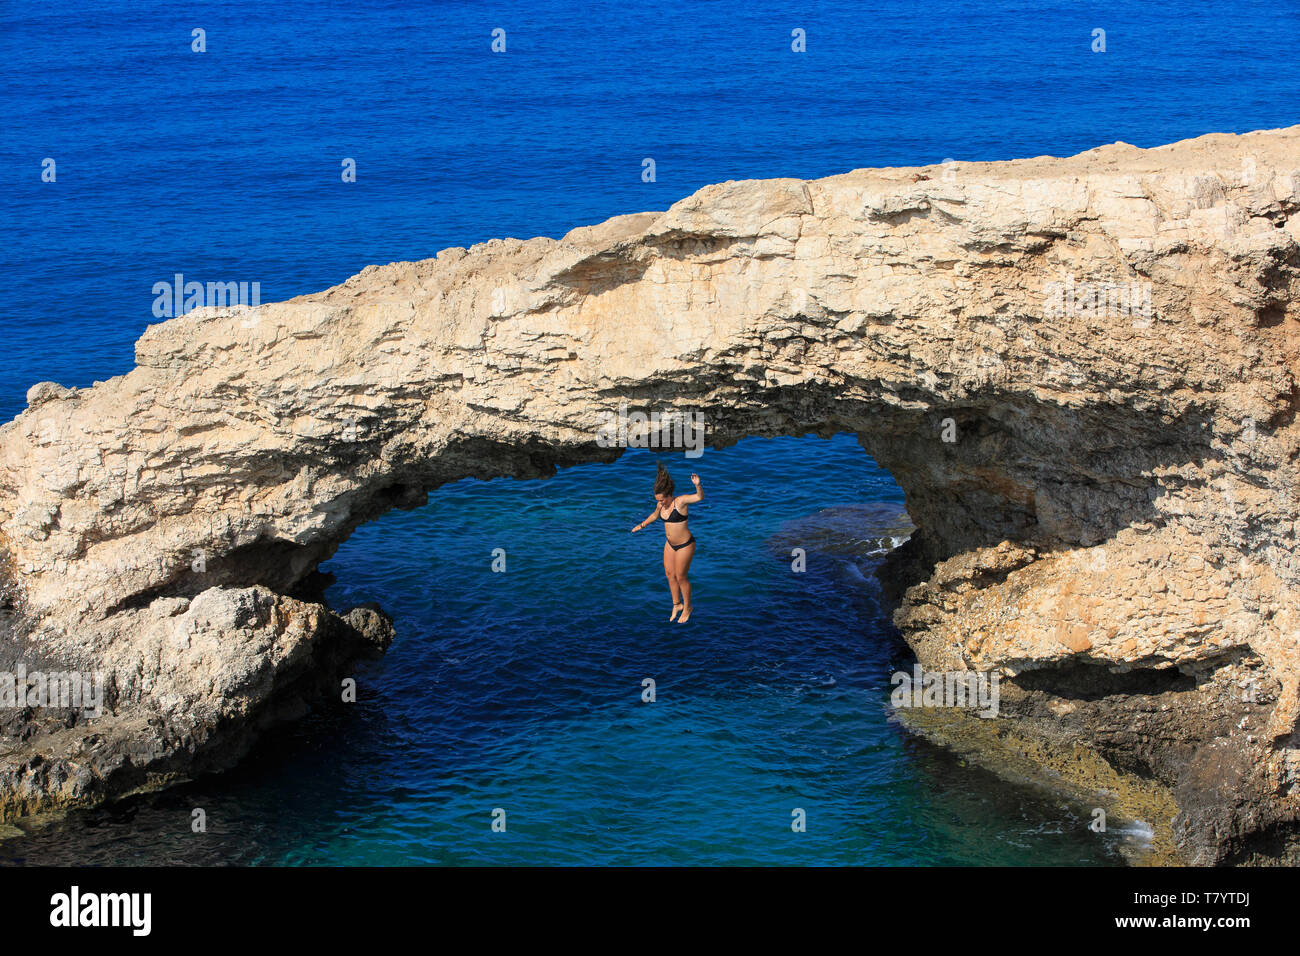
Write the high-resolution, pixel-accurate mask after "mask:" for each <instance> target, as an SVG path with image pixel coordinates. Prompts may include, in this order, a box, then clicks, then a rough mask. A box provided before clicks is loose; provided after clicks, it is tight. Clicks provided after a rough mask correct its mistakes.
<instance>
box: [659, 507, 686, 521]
mask: <svg viewBox="0 0 1300 956" xmlns="http://www.w3.org/2000/svg"><path fill="white" fill-rule="evenodd" d="M661 517H662V516H661ZM685 520H686V515H684V514H681V513H680V512H679V511H678V510H677V506H676V505H673V513H672V514H670V515H669V516H668V517H667V518H664V523H665V524H676V523H677V522H679V521H685Z"/></svg>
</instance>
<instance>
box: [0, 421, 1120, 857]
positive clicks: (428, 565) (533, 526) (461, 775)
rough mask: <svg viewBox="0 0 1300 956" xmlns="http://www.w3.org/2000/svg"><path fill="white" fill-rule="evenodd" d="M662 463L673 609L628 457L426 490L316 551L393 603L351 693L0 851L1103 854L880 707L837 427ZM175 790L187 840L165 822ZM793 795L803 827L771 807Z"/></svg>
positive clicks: (858, 456)
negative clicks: (227, 756) (682, 491)
mask: <svg viewBox="0 0 1300 956" xmlns="http://www.w3.org/2000/svg"><path fill="white" fill-rule="evenodd" d="M665 461H667V462H668V463H669V464H670V466H671V468H672V470H673V472H674V473H675V475H676V477H677V480H678V482H679V485H683V486H684V485H685V484H686V482H687V480H688V476H689V474H690V472H691V471H692V470H695V471H697V472H699V474H700V475H701V477H702V479H703V481H704V484H705V488H706V494H707V498H706V500H705V501H703V502H701V503H700V504H697V505H694V506H692V508H691V515H690V521H691V530H692V532H693V533H694V534H695V536H696V539H697V540H698V542H699V545H698V548H697V554H696V557H695V560H694V564H693V566H692V570H691V577H692V580H693V583H694V587H695V603H696V608H697V610H696V613H695V616H694V617H693V618H692V620H691V621H690V622H689V623H688V624H685V625H678V624H672V623H669V622H668V620H667V617H668V613H669V610H670V606H671V599H670V598H669V595H668V590H667V587H666V584H665V579H664V575H663V566H662V560H663V559H662V554H663V530H662V526H658V525H656V526H653V527H651V528H649V529H647V530H645V531H643V532H640V533H638V534H632V533H630V531H629V529H630V528H631V526H632V525H633V524H635V523H636V522H638V521H640V520H641V519H643V518H644V517H645V516H646V515H647V514H649V512H650V509H651V507H652V501H651V498H650V487H651V485H652V483H653V479H654V462H655V455H654V454H653V453H652V452H649V451H640V450H633V451H629V452H627V453H626V454H625V455H624V456H623V458H621V459H620V460H619V461H617V462H616V463H614V464H610V465H591V466H584V467H580V468H574V469H570V470H566V471H562V472H560V473H559V474H558V475H556V476H555V477H553V478H551V479H547V480H544V481H514V480H509V479H502V480H495V481H490V482H481V481H473V480H470V481H463V482H459V483H457V484H455V485H450V486H446V487H444V488H442V489H439V490H438V491H437V492H435V493H434V494H433V495H432V496H431V501H430V503H429V505H428V506H426V507H425V508H422V509H420V510H418V511H414V512H405V513H393V514H390V515H388V516H387V517H386V518H384V519H382V520H380V521H378V522H375V523H374V524H371V525H368V526H366V527H364V528H363V529H361V531H360V532H359V533H358V534H357V535H356V536H354V537H353V538H352V539H351V540H349V541H348V542H347V543H346V544H345V545H344V546H343V547H342V548H341V549H340V551H339V552H338V554H337V555H336V556H335V558H334V559H333V560H332V561H331V562H330V563H329V564H328V565H327V566H326V569H327V570H329V571H332V572H333V573H334V574H335V575H336V576H337V582H336V584H335V585H334V586H333V587H332V588H331V589H330V592H329V597H330V599H331V601H332V602H333V603H334V604H335V605H336V606H340V607H346V606H350V605H352V604H356V603H361V602H363V601H370V600H377V601H379V602H380V603H381V604H382V605H383V606H384V607H385V608H387V609H388V610H389V611H391V612H392V613H393V614H394V616H395V618H396V621H397V626H398V637H397V640H396V642H395V643H394V645H393V647H392V649H391V650H390V651H389V653H388V655H387V656H386V657H385V658H384V659H383V660H382V661H380V662H378V663H375V664H371V665H366V666H365V667H363V668H362V669H361V670H360V672H359V675H358V677H359V698H360V699H359V701H358V702H357V703H356V704H353V705H342V704H340V705H339V706H338V707H336V708H335V709H334V711H333V712H331V713H328V714H322V715H318V716H316V717H313V718H311V719H309V720H307V721H306V722H304V723H302V724H300V725H297V726H295V727H293V728H291V729H289V730H286V731H283V732H281V733H279V734H277V735H276V736H275V737H274V738H273V739H272V740H270V741H268V742H267V743H266V744H265V745H263V746H261V747H259V748H258V750H257V751H256V753H255V754H254V755H253V756H252V758H251V759H250V760H249V761H248V762H247V764H246V765H245V766H244V767H242V768H240V769H238V770H236V771H234V772H233V773H230V774H228V775H224V776H219V777H212V778H208V779H205V780H203V781H200V782H198V783H196V784H193V785H190V786H186V787H184V788H181V789H179V790H175V791H171V792H166V793H162V794H157V795H153V796H149V797H144V798H139V799H136V800H133V801H129V802H128V803H127V804H125V805H123V806H121V807H116V808H108V809H102V810H97V811H92V812H89V813H81V814H76V815H74V816H73V817H72V818H71V819H70V820H69V821H67V822H65V823H60V824H52V825H50V826H48V827H46V828H43V829H42V828H33V829H32V830H31V834H30V835H29V836H25V837H21V838H17V839H11V840H9V841H6V842H4V843H0V859H3V860H8V861H11V862H12V861H18V860H25V861H29V862H56V861H57V862H64V861H68V862H70V861H73V860H90V861H94V862H103V863H113V862H125V861H137V862H147V863H201V862H218V861H221V862H238V863H295V864H330V863H356V864H394V863H445V864H474V863H480V864H506V863H519V864H584V863H619V864H672V863H716V864H767V863H788V864H837V863H862V864H910V863H935V864H947V863H1025V864H1031V863H1037V864H1049V863H1061V864H1086V863H1113V862H1118V857H1117V855H1116V851H1117V845H1116V844H1115V843H1114V842H1113V841H1112V840H1108V838H1102V837H1098V836H1097V835H1095V834H1092V833H1091V832H1090V831H1089V830H1088V829H1087V823H1088V818H1087V817H1086V816H1085V815H1084V811H1083V810H1081V809H1080V808H1077V807H1071V806H1068V805H1065V804H1063V803H1062V802H1060V801H1059V800H1057V799H1055V798H1053V797H1051V796H1049V795H1047V794H1046V793H1043V792H1040V791H1036V790H1033V789H1029V788H1024V787H1018V786H1012V785H1010V784H1007V783H1003V782H1001V781H999V780H998V779H996V778H994V777H993V776H991V775H990V774H988V773H986V772H984V771H982V770H979V769H977V768H974V767H971V766H967V765H964V764H963V763H962V762H961V761H960V760H959V759H957V758H955V757H952V756H951V755H948V754H946V753H945V752H943V751H940V750H938V749H936V748H934V747H932V746H930V745H928V744H926V743H924V742H922V741H920V740H917V739H914V738H912V737H910V736H909V735H908V734H907V733H906V732H905V731H904V730H903V729H902V728H901V727H900V726H899V725H898V724H897V722H896V721H895V720H894V719H893V718H892V717H891V711H890V707H889V692H890V689H891V684H890V682H889V677H890V674H891V673H893V672H894V671H896V670H898V669H900V668H905V667H910V658H909V657H908V654H907V651H906V648H905V647H904V646H903V645H902V644H901V643H900V641H899V639H898V635H897V633H896V631H895V630H894V629H893V627H892V625H890V624H889V622H888V620H887V618H886V616H885V615H884V614H883V613H882V607H881V603H880V601H879V598H878V591H879V588H878V584H877V581H876V579H875V578H874V575H873V570H874V568H875V566H876V562H877V561H878V560H879V556H878V551H879V544H880V540H881V538H882V537H885V538H888V536H889V535H890V534H891V533H892V534H897V532H898V528H899V521H898V515H899V513H900V512H901V510H902V495H901V492H900V491H899V489H898V487H897V486H896V485H895V484H894V482H893V480H892V478H890V476H889V475H888V473H886V472H884V471H883V470H881V469H880V468H878V467H877V466H876V465H875V463H874V462H873V461H872V460H871V459H870V458H869V457H868V456H867V455H866V453H865V452H864V451H863V450H862V449H861V448H860V447H859V446H858V444H857V442H856V440H855V439H853V438H852V437H851V436H848V435H841V436H838V437H837V438H835V439H833V440H831V441H825V440H822V439H818V438H814V437H808V438H800V439H795V438H789V439H776V440H762V439H749V440H746V441H744V442H741V443H740V444H739V445H737V446H735V447H733V448H729V449H726V450H722V451H710V452H706V453H705V454H704V455H703V457H701V458H698V459H696V460H694V461H689V460H686V459H684V458H683V457H681V456H680V455H679V456H677V457H676V458H669V457H665ZM794 548H802V549H803V550H804V552H805V554H806V570H805V571H803V572H801V573H800V572H796V571H795V570H793V562H794V558H793V557H792V555H791V552H792V550H793V549H794ZM497 549H501V551H503V552H504V560H505V571H504V572H495V571H493V570H492V566H493V561H494V552H495V553H496V555H497V556H498V557H500V554H501V552H500V551H498V550H497ZM647 678H649V679H652V680H653V681H654V682H655V685H656V687H655V689H656V698H657V699H656V700H655V701H654V702H653V703H647V702H645V701H643V700H642V694H643V683H642V682H643V681H644V680H645V679H647ZM195 807H201V808H203V809H204V811H205V812H206V815H207V823H208V832H207V833H205V834H197V835H196V834H193V833H191V832H190V826H189V823H190V815H191V812H192V809H193V808H195ZM796 808H798V809H802V810H804V811H805V813H806V816H807V821H808V822H807V832H804V833H795V832H793V831H792V829H791V822H792V816H791V814H792V812H793V811H794V810H795V809H796ZM496 809H501V810H504V811H505V820H506V831H505V832H504V833H494V832H492V830H491V823H492V814H493V811H494V810H496ZM1085 809H1086V808H1085Z"/></svg>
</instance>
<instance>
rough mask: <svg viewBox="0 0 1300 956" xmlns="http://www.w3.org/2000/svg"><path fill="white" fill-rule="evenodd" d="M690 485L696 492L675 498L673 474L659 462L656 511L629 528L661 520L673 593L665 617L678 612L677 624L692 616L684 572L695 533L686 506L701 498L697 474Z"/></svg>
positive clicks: (702, 495) (689, 559) (689, 564)
mask: <svg viewBox="0 0 1300 956" xmlns="http://www.w3.org/2000/svg"><path fill="white" fill-rule="evenodd" d="M691 484H693V485H695V494H693V495H682V496H681V497H679V498H674V497H673V479H672V476H671V475H669V474H668V469H666V468H665V467H664V466H663V464H662V463H660V465H659V473H658V474H657V475H655V510H654V511H652V512H650V517H648V518H646V519H645V520H644V521H642V522H641V523H640V524H639V525H637V526H636V527H634V528H633V529H632V533H633V534H635V533H636V532H638V531H640V530H641V529H642V528H644V527H645V526H646V525H648V524H652V523H653V522H654V520H655V519H656V518H662V519H663V522H664V533H665V534H666V535H667V537H668V540H667V541H665V542H664V574H666V575H668V589H669V590H670V591H672V592H673V613H672V614H670V615H668V620H670V621H671V620H672V619H673V618H675V617H677V615H678V614H680V615H681V617H680V618H678V620H677V623H678V624H685V623H686V622H687V621H688V620H690V617H691V582H690V581H689V580H687V577H686V575H687V572H689V571H690V570H691V558H693V557H695V535H693V534H691V531H690V529H689V528H688V527H686V512H687V505H690V504H694V503H695V502H697V501H700V500H701V499H703V498H704V489H703V488H701V487H700V476H699V475H691Z"/></svg>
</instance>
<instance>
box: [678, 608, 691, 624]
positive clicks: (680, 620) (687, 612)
mask: <svg viewBox="0 0 1300 956" xmlns="http://www.w3.org/2000/svg"><path fill="white" fill-rule="evenodd" d="M690 618H691V608H690V605H687V607H686V610H684V611H682V616H681V617H680V618H678V620H677V623H678V624H685V623H686V622H687V621H689V620H690Z"/></svg>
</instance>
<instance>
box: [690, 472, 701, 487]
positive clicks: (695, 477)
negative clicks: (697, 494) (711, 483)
mask: <svg viewBox="0 0 1300 956" xmlns="http://www.w3.org/2000/svg"><path fill="white" fill-rule="evenodd" d="M691 484H693V485H694V486H695V487H697V488H698V487H699V486H700V476H699V475H697V474H695V473H694V472H692V473H691Z"/></svg>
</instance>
